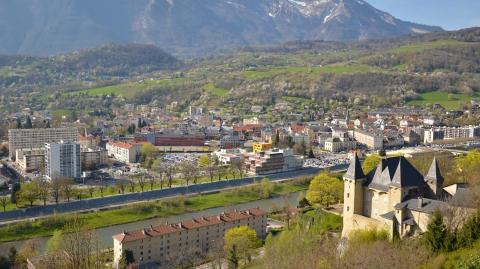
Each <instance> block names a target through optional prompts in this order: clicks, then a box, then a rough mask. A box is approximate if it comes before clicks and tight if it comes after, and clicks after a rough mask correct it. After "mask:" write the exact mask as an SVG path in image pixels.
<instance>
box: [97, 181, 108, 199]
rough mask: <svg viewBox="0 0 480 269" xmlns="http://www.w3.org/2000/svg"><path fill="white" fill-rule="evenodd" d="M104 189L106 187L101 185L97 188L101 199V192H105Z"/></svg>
mask: <svg viewBox="0 0 480 269" xmlns="http://www.w3.org/2000/svg"><path fill="white" fill-rule="evenodd" d="M106 188H107V187H106V186H105V185H104V184H103V183H101V184H100V186H98V190H99V191H100V196H101V197H103V192H105V189H106Z"/></svg>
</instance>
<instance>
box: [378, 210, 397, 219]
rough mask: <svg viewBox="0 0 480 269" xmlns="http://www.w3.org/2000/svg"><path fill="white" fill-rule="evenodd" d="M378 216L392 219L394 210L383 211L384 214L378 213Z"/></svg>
mask: <svg viewBox="0 0 480 269" xmlns="http://www.w3.org/2000/svg"><path fill="white" fill-rule="evenodd" d="M380 217H382V218H384V219H388V220H393V219H394V218H395V212H394V211H390V212H388V213H385V214H382V215H380Z"/></svg>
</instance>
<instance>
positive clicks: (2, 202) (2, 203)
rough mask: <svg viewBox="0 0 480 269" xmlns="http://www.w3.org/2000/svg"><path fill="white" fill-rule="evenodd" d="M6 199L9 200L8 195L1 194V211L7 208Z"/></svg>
mask: <svg viewBox="0 0 480 269" xmlns="http://www.w3.org/2000/svg"><path fill="white" fill-rule="evenodd" d="M8 200H10V199H9V198H8V196H1V197H0V205H2V207H3V212H5V211H6V210H7V204H8Z"/></svg>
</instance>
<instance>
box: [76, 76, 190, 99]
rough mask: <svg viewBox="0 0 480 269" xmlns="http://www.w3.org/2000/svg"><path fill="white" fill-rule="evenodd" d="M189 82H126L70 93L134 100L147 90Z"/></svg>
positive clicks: (179, 80)
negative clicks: (113, 95) (136, 95)
mask: <svg viewBox="0 0 480 269" xmlns="http://www.w3.org/2000/svg"><path fill="white" fill-rule="evenodd" d="M186 82H188V79H186V78H174V79H162V80H144V81H137V82H126V83H122V84H117V85H112V86H107V87H99V88H92V89H86V90H81V91H76V92H72V93H69V94H70V95H77V94H81V93H85V94H90V95H112V94H115V95H117V96H123V97H125V98H127V99H130V98H133V97H134V96H135V94H136V93H138V92H142V91H145V90H150V89H155V88H159V87H163V86H169V85H178V84H181V83H186Z"/></svg>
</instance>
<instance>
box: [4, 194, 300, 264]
mask: <svg viewBox="0 0 480 269" xmlns="http://www.w3.org/2000/svg"><path fill="white" fill-rule="evenodd" d="M302 193H303V192H295V193H290V194H287V195H285V196H281V197H274V198H271V199H265V200H258V201H254V202H249V203H244V204H238V205H233V206H227V207H217V208H210V209H206V210H201V211H197V212H192V213H185V214H181V215H176V216H170V217H166V218H154V219H149V220H142V221H137V222H132V223H125V224H119V225H114V226H109V227H104V228H98V229H96V234H97V236H98V240H99V243H100V246H101V248H111V247H113V239H112V236H113V235H115V234H119V233H121V232H123V231H132V230H140V229H143V228H147V227H150V225H154V226H155V225H159V224H160V223H165V221H168V222H169V223H175V222H180V221H184V220H189V219H192V218H196V217H200V216H213V215H217V214H219V213H221V212H222V211H232V210H234V209H237V210H245V209H249V208H253V207H260V208H261V209H263V210H265V211H269V210H271V209H272V208H274V207H282V206H284V205H285V204H286V203H288V204H290V205H292V206H295V205H297V204H298V198H299V196H300V195H301V194H302ZM49 238H50V237H42V238H39V239H38V243H39V247H40V249H41V250H43V249H45V245H46V243H47V241H48V239H49ZM25 242H26V240H21V241H13V242H6V243H0V255H2V254H3V255H6V254H7V253H8V250H9V249H10V248H11V247H12V246H14V247H16V248H17V250H18V249H20V248H21V247H22V246H23V244H24V243H25Z"/></svg>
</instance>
